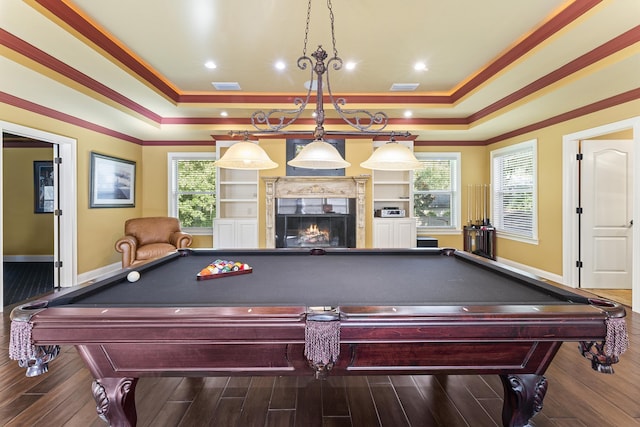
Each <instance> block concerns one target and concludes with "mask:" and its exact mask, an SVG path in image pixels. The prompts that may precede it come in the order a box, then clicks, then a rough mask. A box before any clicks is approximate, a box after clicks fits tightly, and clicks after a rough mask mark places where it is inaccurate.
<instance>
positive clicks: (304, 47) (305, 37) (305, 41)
mask: <svg viewBox="0 0 640 427" xmlns="http://www.w3.org/2000/svg"><path fill="white" fill-rule="evenodd" d="M310 21H311V0H309V4H308V5H307V24H306V26H305V27H304V46H303V47H302V56H307V40H308V39H309V22H310Z"/></svg>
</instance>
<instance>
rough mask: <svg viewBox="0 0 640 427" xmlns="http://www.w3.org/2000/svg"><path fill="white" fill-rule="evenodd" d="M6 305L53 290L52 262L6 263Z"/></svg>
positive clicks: (4, 265)
mask: <svg viewBox="0 0 640 427" xmlns="http://www.w3.org/2000/svg"><path fill="white" fill-rule="evenodd" d="M3 268H4V276H3V278H4V305H5V306H7V305H13V304H15V303H18V302H20V301H24V300H27V299H29V298H32V297H35V296H38V295H42V294H44V293H46V292H49V291H52V290H53V263H52V262H4V263H3Z"/></svg>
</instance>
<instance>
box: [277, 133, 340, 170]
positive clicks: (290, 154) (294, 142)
mask: <svg viewBox="0 0 640 427" xmlns="http://www.w3.org/2000/svg"><path fill="white" fill-rule="evenodd" d="M324 141H325V142H327V143H329V144H331V145H333V146H334V147H336V149H337V150H338V153H340V155H341V156H342V158H343V159H344V158H345V157H344V139H325V140H324ZM311 142H313V139H287V162H288V161H289V160H291V159H293V158H294V157H296V156H297V155H298V153H299V152H300V150H302V149H303V148H304V146H305V145H307V144H309V143H311ZM344 173H345V171H344V168H342V169H306V168H296V167H294V166H289V165H288V164H287V176H344Z"/></svg>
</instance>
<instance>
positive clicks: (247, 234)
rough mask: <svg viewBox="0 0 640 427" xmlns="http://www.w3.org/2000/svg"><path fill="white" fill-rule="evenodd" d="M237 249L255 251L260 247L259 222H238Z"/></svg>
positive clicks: (245, 220)
mask: <svg viewBox="0 0 640 427" xmlns="http://www.w3.org/2000/svg"><path fill="white" fill-rule="evenodd" d="M235 240H236V241H235V243H236V246H234V247H236V248H242V249H254V248H257V247H258V221H256V220H255V219H239V220H236V239H235Z"/></svg>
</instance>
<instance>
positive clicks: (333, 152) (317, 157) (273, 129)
mask: <svg viewBox="0 0 640 427" xmlns="http://www.w3.org/2000/svg"><path fill="white" fill-rule="evenodd" d="M311 2H312V0H309V2H308V5H307V21H306V27H305V33H304V45H303V49H302V56H301V57H299V58H298V61H297V65H298V68H300V69H301V70H307V69H310V74H311V77H310V81H309V85H308V90H307V94H306V96H305V97H296V98H295V99H294V101H293V103H294V105H295V106H297V107H295V108H291V109H272V110H268V111H263V110H260V111H256V112H254V113H253V114H252V115H251V125H252V126H253V127H254V128H255V129H256V130H257V132H252V135H254V136H258V135H260V134H280V135H308V134H309V131H288V130H286V129H285V128H286V127H287V126H289V125H291V124H293V123H294V122H295V121H296V120H297V119H298V118H299V117H300V116H301V115H302V113H303V112H304V111H305V110H306V108H307V106H308V105H309V104H310V101H311V95H312V91H313V88H314V87H315V89H316V95H315V110H314V113H313V116H314V118H315V124H316V127H315V129H314V130H313V132H312V135H313V142H311V143H309V144H307V145H305V146H304V148H302V149H301V150H300V152H299V153H298V154H297V155H296V157H295V158H293V159H292V160H290V161H289V162H287V163H288V164H289V165H290V166H294V167H298V168H308V169H341V168H346V167H348V166H350V165H351V164H350V163H349V162H347V161H346V160H344V159H343V158H342V156H341V155H340V153H339V152H338V150H337V149H336V148H335V147H334V146H333V145H331V144H329V143H327V142H326V141H325V140H324V138H325V136H326V135H343V136H356V135H363V134H365V135H367V134H368V135H371V136H372V137H373V136H389V137H390V141H389V143H387V144H385V145H384V146H382V147H380V148H378V149H377V150H375V151H374V153H373V154H372V156H371V157H370V158H369V159H368V160H366V161H365V162H362V163H361V166H362V167H364V168H368V169H382V170H411V169H416V168H418V167H420V162H419V161H418V160H417V159H416V158H415V156H414V155H413V152H412V151H411V150H410V149H409V148H408V147H406V146H404V145H401V144H399V143H397V142H396V141H395V136H409V135H410V134H409V133H408V132H400V133H398V132H385V131H384V129H385V128H386V126H387V124H388V121H389V118H388V117H387V115H386V114H385V113H384V112H382V111H378V112H374V113H372V112H370V111H367V110H363V109H348V108H345V106H346V100H345V99H344V98H342V97H339V98H337V97H335V96H334V95H333V93H332V91H331V81H330V79H329V69H331V68H333V70H335V71H338V70H340V69H341V68H342V59H340V57H339V56H338V51H337V49H336V38H335V31H334V15H333V7H332V4H331V0H327V8H328V11H329V18H330V23H331V43H332V47H333V56H332V57H331V58H329V59H328V60H327V58H328V56H329V55H328V53H327V52H326V51H325V50H324V49H323V48H322V46H321V45H320V46H318V48H317V49H316V50H315V51H314V52H313V53H311V57H313V59H311V58H310V57H309V56H307V39H308V35H309V23H310V21H311ZM314 60H315V62H314ZM323 76H324V77H323ZM325 81H326V86H327V95H328V98H329V100H330V101H331V105H332V107H333V109H334V110H335V111H336V113H337V114H338V116H339V117H340V118H341V119H342V120H343V121H344V122H345V123H346V124H348V125H349V126H351V127H352V128H353V129H354V130H353V131H347V132H344V131H342V132H338V131H335V132H332V131H326V130H325V129H324V120H325V111H324V83H325ZM245 139H246V138H245ZM232 147H233V146H232ZM255 147H257V148H258V149H259V150H261V151H262V153H264V150H262V148H260V147H258V146H257V145H255ZM262 153H259V152H256V155H259V157H260V159H262V160H258V159H255V160H254V159H251V160H248V161H247V162H245V163H244V165H246V168H247V169H249V168H254V169H257V168H258V166H259V168H260V169H267V168H270V167H276V166H277V165H276V164H275V163H273V162H272V161H271V160H270V159H268V156H267V159H268V160H264V156H266V153H264V155H263V154H262ZM225 156H226V154H225ZM225 156H223V157H222V158H221V159H220V160H219V161H218V162H217V164H218V165H219V166H220V167H225V166H223V164H224V163H225V162H224V161H223V160H225ZM263 160H264V161H263ZM233 164H234V165H235V166H243V163H239V162H234V163H233ZM274 165H275V166H274Z"/></svg>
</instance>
